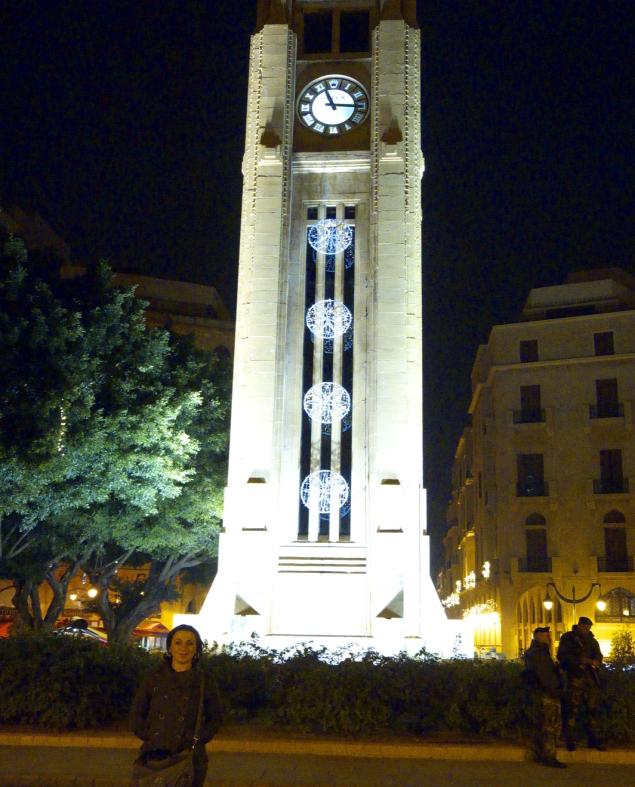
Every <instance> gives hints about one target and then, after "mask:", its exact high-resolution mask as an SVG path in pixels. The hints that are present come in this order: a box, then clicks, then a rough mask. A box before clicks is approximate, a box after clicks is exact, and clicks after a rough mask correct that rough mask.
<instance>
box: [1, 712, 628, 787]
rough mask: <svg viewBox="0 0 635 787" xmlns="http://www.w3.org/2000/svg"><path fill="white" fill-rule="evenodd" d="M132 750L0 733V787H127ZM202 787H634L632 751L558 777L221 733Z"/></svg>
mask: <svg viewBox="0 0 635 787" xmlns="http://www.w3.org/2000/svg"><path fill="white" fill-rule="evenodd" d="M138 747H139V741H138V740H137V739H136V738H135V737H134V736H133V735H132V734H131V733H130V732H128V731H126V730H125V729H110V730H93V731H88V732H77V731H75V732H63V733H50V732H46V731H41V730H29V729H28V728H24V727H14V728H9V727H1V728H0V787H129V785H130V778H129V776H130V772H131V766H132V762H133V760H134V758H135V757H136V756H137V752H138ZM208 753H209V757H210V768H209V772H208V782H207V784H208V785H215V787H219V786H220V785H226V787H238V786H239V785H240V786H241V787H244V786H245V785H250V786H251V787H256V785H258V786H259V787H283V785H296V786H297V787H308V785H358V786H359V787H379V785H395V787H410V785H412V787H414V786H415V785H426V786H428V785H431V786H432V787H434V786H435V785H439V786H440V787H441V785H442V787H447V786H451V787H480V786H481V785H483V787H510V785H511V786H512V787H535V785H536V782H540V781H542V782H544V783H546V784H547V785H548V786H549V787H551V785H555V787H559V785H568V786H569V787H571V786H577V785H579V787H587V785H589V784H592V785H593V787H604V785H606V787H609V785H610V787H614V785H616V784H618V785H624V787H626V785H629V784H633V783H635V779H634V778H633V775H632V774H633V773H634V772H635V768H634V767H633V766H635V751H634V750H619V749H610V750H609V751H607V752H598V751H595V750H591V749H586V748H580V749H579V750H578V751H576V752H573V753H569V752H566V751H561V752H560V753H559V756H560V758H561V759H562V760H563V761H564V762H567V763H569V767H568V768H567V769H566V770H562V771H559V770H553V769H547V768H545V767H544V766H540V765H536V764H535V763H532V762H528V761H527V759H526V758H527V752H526V749H525V748H524V747H522V746H520V745H515V744H513V743H509V742H500V741H499V742H497V741H494V740H489V741H488V740H485V739H483V738H477V739H474V740H463V741H459V740H457V739H456V738H450V739H425V740H422V739H419V740H414V739H403V738H394V739H392V740H386V739H383V740H376V741H369V740H359V741H356V740H347V739H342V738H328V737H323V736H317V735H308V734H307V735H302V734H295V736H294V735H293V734H291V733H289V732H288V731H285V730H280V729H275V728H274V729H270V728H262V727H260V728H259V727H255V726H254V727H250V726H249V725H234V726H230V725H227V726H226V727H224V728H223V729H222V730H221V732H220V733H219V735H218V736H217V737H216V738H215V739H214V740H213V741H212V742H211V743H210V744H208Z"/></svg>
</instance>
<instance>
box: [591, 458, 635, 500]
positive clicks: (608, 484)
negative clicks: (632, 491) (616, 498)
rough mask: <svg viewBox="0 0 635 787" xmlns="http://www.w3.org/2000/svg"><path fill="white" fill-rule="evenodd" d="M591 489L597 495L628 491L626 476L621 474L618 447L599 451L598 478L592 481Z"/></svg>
mask: <svg viewBox="0 0 635 787" xmlns="http://www.w3.org/2000/svg"><path fill="white" fill-rule="evenodd" d="M593 491H594V492H595V494H599V495H610V494H620V493H623V492H628V478H624V475H623V471H622V452H621V451H620V449H619V448H617V449H615V448H611V449H607V450H605V451H600V478H599V480H595V481H594V482H593Z"/></svg>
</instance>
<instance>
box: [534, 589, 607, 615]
mask: <svg viewBox="0 0 635 787" xmlns="http://www.w3.org/2000/svg"><path fill="white" fill-rule="evenodd" d="M549 588H553V590H554V593H555V594H556V596H558V598H559V599H560V601H564V602H565V603H567V604H572V605H573V619H574V621H575V616H576V613H575V607H576V604H581V603H582V602H583V601H586V600H587V599H588V598H589V596H590V595H591V593H593V588H598V589H599V591H600V593H601V592H602V588H601V587H600V583H599V582H591V587H590V588H589V590H588V592H587V593H586V594H585V595H584V596H580V598H577V597H576V594H575V585H572V587H571V598H569V597H568V596H565V595H564V594H563V593H561V592H560V591H559V590H558V588H557V587H556V583H555V582H547V594H546V596H545V600H544V601H543V602H542V606H543V607H544V608H545V609H546V610H550V609H551V608H552V607H553V601H552V600H551V596H550V595H549ZM596 607H597V608H598V609H599V610H600V612H602V611H603V610H604V609H606V602H605V601H602V599H599V600H598V601H597V603H596Z"/></svg>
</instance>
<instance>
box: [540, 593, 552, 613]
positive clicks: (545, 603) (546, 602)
mask: <svg viewBox="0 0 635 787" xmlns="http://www.w3.org/2000/svg"><path fill="white" fill-rule="evenodd" d="M542 606H543V607H544V608H545V609H546V610H547V612H549V610H551V609H553V601H552V600H551V596H550V595H549V591H547V595H546V596H545V599H544V601H543V602H542Z"/></svg>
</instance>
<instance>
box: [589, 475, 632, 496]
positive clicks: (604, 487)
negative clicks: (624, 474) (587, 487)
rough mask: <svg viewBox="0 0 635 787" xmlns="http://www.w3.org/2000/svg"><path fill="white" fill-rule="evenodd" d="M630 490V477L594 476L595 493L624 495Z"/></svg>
mask: <svg viewBox="0 0 635 787" xmlns="http://www.w3.org/2000/svg"><path fill="white" fill-rule="evenodd" d="M627 492H628V478H594V479H593V494H594V495H623V494H626V493H627Z"/></svg>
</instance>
